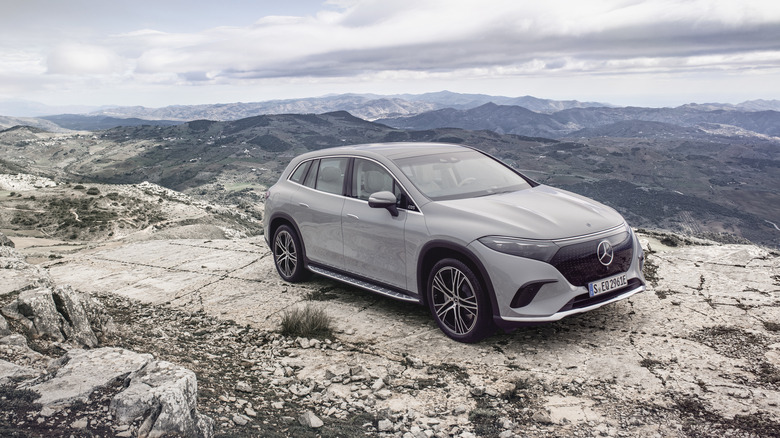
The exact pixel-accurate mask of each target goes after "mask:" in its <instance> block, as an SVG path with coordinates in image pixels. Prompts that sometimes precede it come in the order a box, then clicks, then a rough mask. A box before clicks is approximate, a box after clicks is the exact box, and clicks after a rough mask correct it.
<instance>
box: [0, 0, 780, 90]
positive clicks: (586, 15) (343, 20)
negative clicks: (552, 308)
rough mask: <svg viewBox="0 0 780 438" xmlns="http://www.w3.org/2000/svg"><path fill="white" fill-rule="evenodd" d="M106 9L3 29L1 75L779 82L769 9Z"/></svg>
mask: <svg viewBox="0 0 780 438" xmlns="http://www.w3.org/2000/svg"><path fill="white" fill-rule="evenodd" d="M14 1H15V4H17V5H18V7H19V8H22V7H25V5H27V3H25V2H21V1H19V0H14ZM39 1H40V0H34V1H33V4H38V5H39V6H40V4H39V3H38V2H39ZM79 1H81V2H82V4H85V5H86V4H93V2H90V1H88V0H79ZM117 1H118V3H121V4H122V5H123V7H124V8H126V10H127V11H136V12H135V13H131V12H128V13H127V14H128V15H127V17H126V18H125V19H124V21H122V18H123V17H122V16H118V15H117V13H116V11H112V8H110V7H107V6H106V7H98V8H96V9H95V13H96V14H102V15H100V16H96V17H92V16H90V17H89V21H78V22H77V23H76V24H73V25H71V24H69V23H70V21H69V20H61V19H59V18H57V17H50V19H49V21H48V22H53V21H56V23H57V26H53V25H52V26H49V27H51V28H52V29H54V28H56V29H57V30H56V31H55V30H52V31H51V32H52V33H51V34H47V33H46V32H41V31H36V32H30V34H29V35H28V36H27V38H28V40H27V41H30V42H34V44H33V43H30V44H29V46H28V47H25V48H24V49H21V51H22V52H24V53H23V54H20V53H19V51H20V49H19V44H18V43H17V42H16V41H21V39H11V38H10V37H11V36H13V37H14V38H16V37H17V35H22V33H23V32H24V28H25V26H22V25H18V24H17V25H15V26H16V27H14V32H16V33H8V32H7V31H6V32H5V33H4V31H3V29H2V28H0V37H3V38H0V74H1V73H3V72H4V71H7V72H8V74H11V73H13V71H17V72H21V71H24V72H26V73H27V74H29V75H31V76H45V74H44V73H48V74H49V75H48V76H50V77H51V76H57V75H59V76H62V77H63V78H64V79H67V80H68V81H71V82H70V83H71V84H80V83H87V82H89V83H91V84H92V85H94V86H98V85H101V84H102V85H104V86H105V87H107V88H108V87H116V86H117V84H118V83H119V80H120V79H121V81H122V82H121V83H122V86H123V87H125V88H127V89H130V88H131V87H132V86H133V84H136V85H138V86H139V87H143V86H171V87H173V86H180V85H198V86H202V87H205V86H208V85H210V84H213V85H220V86H227V87H240V86H245V85H252V84H260V83H263V84H267V83H270V82H273V83H282V82H284V81H286V80H289V82H291V83H292V82H295V83H296V84H297V83H301V82H306V81H308V83H314V82H319V83H322V84H325V85H324V86H323V89H324V90H326V91H324V92H330V89H329V87H330V86H331V85H332V84H335V83H341V84H345V86H346V85H354V84H356V83H357V82H363V83H367V82H370V81H378V82H382V81H395V82H396V83H400V82H401V81H404V80H406V81H409V82H410V83H411V82H414V81H419V80H423V79H428V80H430V81H431V82H432V83H435V81H436V80H439V79H441V80H450V79H451V80H461V81H468V80H469V79H471V78H480V79H484V78H499V79H501V78H509V79H517V78H542V79H543V80H545V81H546V80H547V78H556V77H560V78H567V79H568V78H571V77H583V76H586V75H600V76H607V75H613V76H621V75H638V74H661V75H666V76H674V75H691V74H693V73H694V72H697V71H701V72H707V73H710V72H721V73H723V74H724V75H731V74H739V73H740V72H744V71H751V72H768V73H765V74H770V73H771V74H775V75H777V74H780V2H775V1H761V0H742V1H733V0H653V1H650V0H645V1H643V0H592V1H587V2H585V1H581V0H568V1H567V0H546V1H544V2H524V1H523V2H521V1H517V0H485V1H482V2H474V1H472V0H397V1H393V2H388V1H385V0H329V1H326V2H324V3H320V4H318V5H315V6H316V7H317V8H316V9H309V10H306V11H302V10H300V9H298V8H293V7H292V6H291V7H290V8H289V9H284V8H281V9H280V8H278V7H277V6H274V8H273V12H274V13H276V14H278V15H271V14H270V13H266V15H263V14H262V12H259V13H258V10H261V11H262V9H261V8H262V6H256V7H254V8H250V7H248V6H246V5H244V7H243V8H241V7H240V6H241V5H242V3H237V4H234V5H232V7H233V8H238V9H239V12H242V13H245V14H246V17H242V18H241V19H231V20H230V21H229V24H230V25H229V26H227V25H225V24H226V23H228V22H227V21H218V20H217V19H216V18H215V19H214V20H213V21H210V20H208V19H207V17H204V16H201V15H198V14H199V11H200V10H202V9H203V8H199V7H197V5H196V6H193V7H187V8H183V7H181V5H183V4H185V3H186V2H179V3H177V4H178V5H179V6H178V7H179V8H180V9H181V10H180V11H179V12H180V14H181V15H180V16H178V17H177V23H185V22H186V23H205V24H206V25H200V24H199V25H194V24H193V25H188V26H184V25H177V24H174V23H172V22H171V21H166V20H164V19H162V18H160V17H162V16H163V15H165V14H162V13H153V12H144V14H141V13H140V12H137V11H138V8H136V7H135V6H134V5H135V3H132V4H131V3H130V2H129V1H125V0H121V1H120V0H117ZM137 1H143V0H137ZM290 3H292V2H290ZM94 4H96V3H94ZM101 4H102V3H101ZM144 4H145V5H148V4H149V2H145V3H144ZM308 4H309V5H311V4H312V3H308ZM169 5H173V3H170V4H169ZM174 6H175V5H174ZM174 6H168V7H169V9H170V8H174ZM201 6H202V5H201ZM225 7H231V6H230V5H229V6H225ZM29 9H35V8H33V7H30V8H29ZM64 9H68V8H64V7H63V8H59V9H57V8H55V9H53V11H55V12H57V13H60V11H61V10H64ZM169 9H166V11H169V12H170V10H169ZM174 9H175V8H174ZM68 10H69V9H68ZM145 11H146V10H145ZM149 11H151V9H150V10H149ZM209 11H211V12H212V15H214V14H215V13H216V12H214V11H215V9H209ZM280 12H281V13H280ZM35 13H36V14H37V9H36V10H35ZM63 13H65V12H63ZM53 14H54V13H53ZM79 14H80V12H79ZM134 14H135V15H134ZM252 14H257V15H256V16H253V15H252ZM284 14H287V15H284ZM34 15H35V14H33V16H34ZM82 15H83V14H82ZM235 15H240V14H238V13H236V14H235ZM55 18H57V20H55ZM71 18H73V16H71ZM0 20H1V18H0ZM83 20H86V19H83ZM48 22H47V23H48ZM119 22H121V25H114V26H113V28H112V27H111V26H110V24H111V23H119ZM36 23H37V21H36ZM87 23H101V24H100V26H99V27H94V28H90V27H89V24H87ZM37 26H38V27H37V28H36V29H38V30H39V29H41V28H42V27H41V26H40V24H37ZM96 26H97V25H96ZM112 32H113V33H112ZM19 38H21V36H19ZM47 38H48V39H47ZM52 41H54V42H52ZM51 47H53V49H51ZM6 60H11V61H13V63H14V64H13V65H14V66H15V67H13V68H12V67H3V65H4V64H5V65H6V66H10V65H11V64H8V63H6V62H5V61H6ZM17 67H18V68H17ZM12 70H13V71H12ZM79 76H84V78H79ZM421 78H422V79H421ZM542 79H540V80H542ZM773 79H774V78H773ZM274 81H276V82H274ZM296 81H297V82H296ZM41 82H42V83H47V84H49V83H50V81H48V80H47V81H44V80H43V79H42V80H41ZM768 82H771V80H769V81H768ZM74 87H75V85H74ZM293 88H294V87H293ZM554 88H556V89H557V88H560V87H554ZM203 89H204V88H201V90H203ZM378 91H379V90H378ZM524 92H526V91H524Z"/></svg>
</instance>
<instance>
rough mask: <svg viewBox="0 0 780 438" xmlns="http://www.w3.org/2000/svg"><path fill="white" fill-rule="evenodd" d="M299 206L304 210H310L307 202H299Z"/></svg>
mask: <svg viewBox="0 0 780 438" xmlns="http://www.w3.org/2000/svg"><path fill="white" fill-rule="evenodd" d="M298 205H300V206H301V207H304V208H309V204H307V203H305V202H299V203H298Z"/></svg>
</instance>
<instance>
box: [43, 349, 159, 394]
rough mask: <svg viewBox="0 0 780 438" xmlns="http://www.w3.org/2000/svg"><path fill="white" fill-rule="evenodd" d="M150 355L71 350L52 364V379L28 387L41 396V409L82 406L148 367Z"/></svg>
mask: <svg viewBox="0 0 780 438" xmlns="http://www.w3.org/2000/svg"><path fill="white" fill-rule="evenodd" d="M152 360H153V357H152V355H151V354H139V353H135V352H132V351H129V350H124V349H121V348H113V347H105V348H97V349H94V350H81V349H73V350H70V351H68V352H67V353H66V354H65V355H64V356H63V357H62V358H60V360H59V361H58V362H57V363H55V364H53V368H54V369H53V370H51V373H52V374H53V375H54V376H55V377H54V378H52V379H49V380H46V381H44V382H41V383H36V384H33V385H31V386H30V387H29V389H32V390H33V391H36V392H37V393H39V394H41V397H40V398H39V399H38V400H36V403H40V404H42V405H44V406H67V405H70V404H72V403H74V402H77V401H82V402H86V401H87V399H88V397H89V395H90V394H92V392H94V391H95V390H97V389H99V388H104V387H107V386H109V385H110V384H111V383H114V382H115V381H116V380H117V379H120V378H121V379H123V380H124V378H125V377H126V376H129V375H130V374H131V373H133V372H136V371H138V370H140V369H142V368H143V367H145V366H147V365H148V364H149V363H151V362H152Z"/></svg>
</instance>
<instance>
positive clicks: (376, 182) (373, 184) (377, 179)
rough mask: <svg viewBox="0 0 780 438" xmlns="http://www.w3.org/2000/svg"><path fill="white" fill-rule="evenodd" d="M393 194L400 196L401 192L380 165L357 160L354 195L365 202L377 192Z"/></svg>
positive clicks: (353, 180)
mask: <svg viewBox="0 0 780 438" xmlns="http://www.w3.org/2000/svg"><path fill="white" fill-rule="evenodd" d="M383 191H387V192H393V193H394V194H396V196H398V194H399V193H400V190H398V189H397V185H396V184H395V181H394V180H393V177H392V176H391V175H390V174H389V173H388V172H387V171H386V170H385V169H384V168H383V167H382V166H380V165H378V164H376V163H374V162H372V161H368V160H361V159H356V160H355V166H354V173H353V174H352V194H353V195H354V196H355V197H356V198H358V199H362V200H364V201H368V197H369V196H371V195H372V194H374V193H376V192H383Z"/></svg>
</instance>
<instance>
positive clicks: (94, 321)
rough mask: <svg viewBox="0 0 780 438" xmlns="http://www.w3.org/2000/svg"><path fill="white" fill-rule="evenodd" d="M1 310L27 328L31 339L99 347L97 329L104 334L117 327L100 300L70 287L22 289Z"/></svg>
mask: <svg viewBox="0 0 780 438" xmlns="http://www.w3.org/2000/svg"><path fill="white" fill-rule="evenodd" d="M2 312H3V314H4V315H5V316H6V317H9V318H11V319H14V320H17V321H18V322H19V323H20V324H21V325H22V326H23V327H25V329H26V331H27V333H26V334H27V336H28V337H29V338H30V339H38V338H43V339H47V340H52V341H57V342H63V341H70V342H73V343H75V344H77V345H79V346H81V347H90V348H91V347H96V346H97V345H98V337H97V335H96V332H97V333H99V334H101V335H104V334H106V333H108V332H110V331H112V330H113V327H114V323H113V321H112V320H111V318H110V317H109V316H108V315H107V313H106V312H105V309H104V308H103V306H102V305H101V304H100V303H98V302H97V301H95V300H94V299H93V298H92V297H90V296H89V295H88V294H84V293H81V292H77V291H74V290H73V289H72V288H71V287H70V286H64V287H62V286H58V287H56V288H53V289H52V288H38V289H35V290H26V291H23V292H21V293H20V294H19V296H18V297H17V298H16V300H15V301H13V302H11V303H10V304H9V305H7V306H6V307H4V308H3V309H2ZM93 327H94V329H95V330H93Z"/></svg>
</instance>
